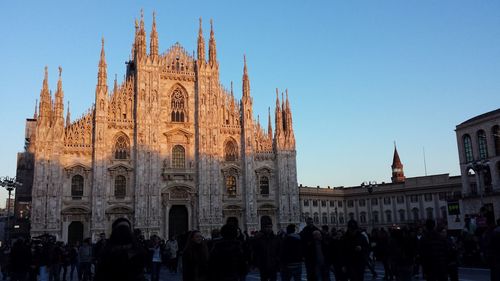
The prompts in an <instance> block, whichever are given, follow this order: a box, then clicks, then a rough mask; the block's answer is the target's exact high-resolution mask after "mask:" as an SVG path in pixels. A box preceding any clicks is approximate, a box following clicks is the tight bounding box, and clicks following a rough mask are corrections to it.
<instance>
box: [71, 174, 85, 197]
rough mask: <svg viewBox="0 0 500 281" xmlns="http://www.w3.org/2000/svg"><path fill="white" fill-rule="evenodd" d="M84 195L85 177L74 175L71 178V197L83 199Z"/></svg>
mask: <svg viewBox="0 0 500 281" xmlns="http://www.w3.org/2000/svg"><path fill="white" fill-rule="evenodd" d="M82 196H83V177H82V176H81V175H74V176H73V177H72V178H71V197H73V199H82Z"/></svg>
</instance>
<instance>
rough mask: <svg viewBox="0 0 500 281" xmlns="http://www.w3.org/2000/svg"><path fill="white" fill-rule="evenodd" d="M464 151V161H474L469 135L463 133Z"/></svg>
mask: <svg viewBox="0 0 500 281" xmlns="http://www.w3.org/2000/svg"><path fill="white" fill-rule="evenodd" d="M463 141H464V153H465V162H472V161H474V155H473V154H472V141H471V139H470V136H469V135H464V137H463Z"/></svg>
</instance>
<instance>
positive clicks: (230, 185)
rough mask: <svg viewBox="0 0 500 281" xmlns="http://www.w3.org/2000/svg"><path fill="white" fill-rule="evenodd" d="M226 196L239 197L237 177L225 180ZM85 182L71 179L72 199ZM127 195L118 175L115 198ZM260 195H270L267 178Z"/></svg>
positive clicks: (124, 181)
mask: <svg viewBox="0 0 500 281" xmlns="http://www.w3.org/2000/svg"><path fill="white" fill-rule="evenodd" d="M225 185H226V194H227V195H228V196H229V197H235V196H236V195H237V189H236V186H237V185H236V177H235V176H227V177H226V179H225ZM83 187H84V180H83V177H82V176H81V175H75V176H73V177H72V178H71V197H73V199H75V200H78V199H81V198H82V196H83ZM126 193H127V179H126V178H125V176H122V175H118V176H116V177H115V183H114V196H115V197H116V198H117V199H123V198H125V196H126ZM259 194H260V195H263V196H267V195H269V178H268V177H267V176H261V177H260V179H259Z"/></svg>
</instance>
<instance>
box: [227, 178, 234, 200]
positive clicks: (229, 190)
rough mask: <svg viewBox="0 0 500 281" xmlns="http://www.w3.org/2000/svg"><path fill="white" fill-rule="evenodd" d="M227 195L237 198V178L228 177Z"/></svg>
mask: <svg viewBox="0 0 500 281" xmlns="http://www.w3.org/2000/svg"><path fill="white" fill-rule="evenodd" d="M226 193H227V195H228V196H230V197H235V196H236V178H235V177H234V176H227V177H226Z"/></svg>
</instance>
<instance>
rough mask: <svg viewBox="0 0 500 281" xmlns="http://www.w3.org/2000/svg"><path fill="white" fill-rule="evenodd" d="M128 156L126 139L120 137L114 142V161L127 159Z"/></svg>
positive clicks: (128, 150)
mask: <svg viewBox="0 0 500 281" xmlns="http://www.w3.org/2000/svg"><path fill="white" fill-rule="evenodd" d="M129 155H130V149H129V142H128V138H127V137H126V136H125V135H120V136H119V137H118V138H117V139H116V142H115V159H128V158H129Z"/></svg>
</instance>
